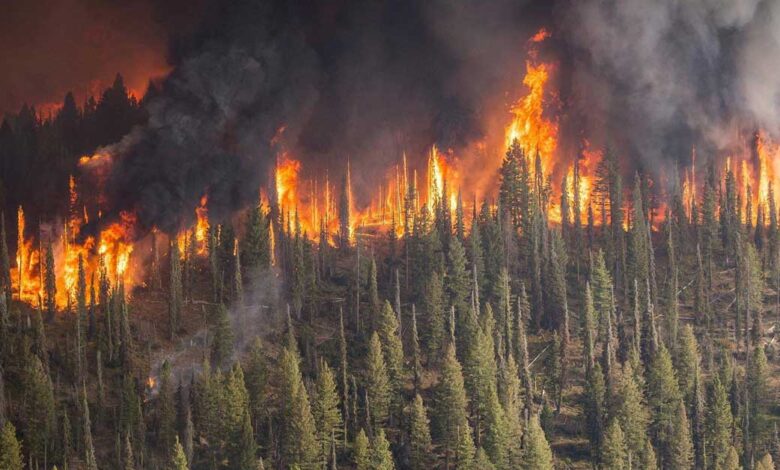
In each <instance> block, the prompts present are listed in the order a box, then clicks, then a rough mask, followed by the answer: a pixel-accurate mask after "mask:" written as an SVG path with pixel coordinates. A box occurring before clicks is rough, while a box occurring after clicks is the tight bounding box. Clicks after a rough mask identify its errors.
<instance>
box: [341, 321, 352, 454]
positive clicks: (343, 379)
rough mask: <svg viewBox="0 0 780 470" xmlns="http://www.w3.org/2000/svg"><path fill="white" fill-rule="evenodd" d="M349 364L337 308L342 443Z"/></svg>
mask: <svg viewBox="0 0 780 470" xmlns="http://www.w3.org/2000/svg"><path fill="white" fill-rule="evenodd" d="M348 368H349V365H348V363H347V338H346V336H345V335H344V312H343V311H342V310H341V309H339V386H340V388H341V405H342V408H343V410H344V412H343V418H344V444H345V445H346V442H347V423H348V422H349V420H350V412H349V385H348V384H347V375H348Z"/></svg>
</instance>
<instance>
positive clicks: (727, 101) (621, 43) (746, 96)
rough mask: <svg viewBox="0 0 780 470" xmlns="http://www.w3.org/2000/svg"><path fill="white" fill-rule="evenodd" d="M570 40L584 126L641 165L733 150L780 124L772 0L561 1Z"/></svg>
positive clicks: (778, 20)
mask: <svg viewBox="0 0 780 470" xmlns="http://www.w3.org/2000/svg"><path fill="white" fill-rule="evenodd" d="M558 7H559V8H558V12H559V15H558V23H557V30H558V31H559V32H560V33H561V34H563V35H565V37H566V39H567V42H568V45H569V47H570V48H571V51H572V53H571V61H572V70H573V72H572V73H573V77H572V81H573V83H574V85H573V86H574V91H573V93H574V95H575V98H574V99H573V100H572V104H574V105H575V106H576V112H577V113H579V114H581V115H584V116H588V118H589V119H588V120H589V125H588V129H587V130H586V131H585V133H586V134H588V133H590V134H593V135H601V138H602V140H603V141H605V142H607V143H610V144H611V145H613V146H615V147H617V148H619V149H621V150H622V151H623V152H625V153H627V154H628V155H627V156H629V157H640V158H641V163H642V164H643V165H644V166H645V168H648V167H652V166H655V167H657V165H655V163H659V162H664V161H666V162H668V161H669V160H673V161H678V162H680V161H682V162H684V163H688V161H689V156H690V155H691V149H692V147H693V146H694V145H695V146H696V147H697V149H699V150H701V151H700V152H699V154H700V155H701V154H702V153H703V154H704V155H705V157H715V156H718V154H719V153H722V152H724V151H729V149H730V148H731V147H732V146H734V145H735V144H736V143H737V141H738V140H739V139H740V138H742V137H740V134H745V133H746V134H748V135H750V134H751V133H752V132H755V130H756V129H757V128H758V127H760V128H764V129H766V130H767V131H769V132H775V131H777V130H780V126H779V125H780V107H779V105H780V102H779V101H778V98H780V79H779V78H778V75H777V73H776V72H775V71H776V70H777V67H778V65H780V64H778V61H780V32H779V31H780V28H778V26H780V4H778V2H777V1H775V0H767V1H762V0H736V1H731V0H692V1H682V2H681V1H676V0H657V1H653V2H646V1H642V0H620V1H612V0H584V1H573V2H567V3H566V5H565V6H564V5H559V6H558Z"/></svg>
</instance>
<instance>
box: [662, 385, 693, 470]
mask: <svg viewBox="0 0 780 470" xmlns="http://www.w3.org/2000/svg"><path fill="white" fill-rule="evenodd" d="M670 444H671V452H670V453H669V455H668V458H669V459H668V460H665V461H664V462H665V463H666V462H668V463H666V465H668V467H669V468H674V469H680V470H684V469H690V468H691V467H692V465H693V443H692V442H691V432H690V424H689V422H688V414H687V413H686V412H685V405H684V404H683V402H682V400H679V401H678V404H677V412H676V414H675V415H674V420H673V422H672V435H671V441H670Z"/></svg>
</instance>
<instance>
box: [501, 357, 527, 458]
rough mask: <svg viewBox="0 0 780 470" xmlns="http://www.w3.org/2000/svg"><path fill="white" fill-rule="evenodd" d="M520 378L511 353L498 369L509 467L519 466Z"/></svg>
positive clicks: (520, 428)
mask: <svg viewBox="0 0 780 470" xmlns="http://www.w3.org/2000/svg"><path fill="white" fill-rule="evenodd" d="M520 388H521V387H520V379H519V372H518V370H517V364H515V359H514V357H513V356H512V355H510V356H509V358H508V359H507V360H506V362H502V363H501V366H500V370H499V387H498V390H499V397H500V400H501V404H502V406H503V407H504V412H505V414H506V423H507V425H506V426H507V443H508V444H507V459H508V465H509V468H519V466H520V462H521V457H522V449H521V448H520V444H521V442H522V436H523V425H522V422H521V419H522V408H523V406H522V400H521V398H520Z"/></svg>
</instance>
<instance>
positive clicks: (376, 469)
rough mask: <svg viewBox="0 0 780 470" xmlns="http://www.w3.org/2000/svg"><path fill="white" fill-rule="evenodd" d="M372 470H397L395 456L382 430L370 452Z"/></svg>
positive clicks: (375, 438)
mask: <svg viewBox="0 0 780 470" xmlns="http://www.w3.org/2000/svg"><path fill="white" fill-rule="evenodd" d="M369 460H370V462H371V463H370V468H371V470H395V463H394V462H393V454H392V453H391V452H390V443H389V442H387V438H385V430H384V429H382V428H380V429H379V431H378V432H377V433H376V436H375V437H374V441H373V442H372V443H371V452H370V459H369Z"/></svg>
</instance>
